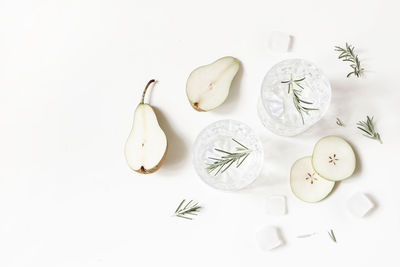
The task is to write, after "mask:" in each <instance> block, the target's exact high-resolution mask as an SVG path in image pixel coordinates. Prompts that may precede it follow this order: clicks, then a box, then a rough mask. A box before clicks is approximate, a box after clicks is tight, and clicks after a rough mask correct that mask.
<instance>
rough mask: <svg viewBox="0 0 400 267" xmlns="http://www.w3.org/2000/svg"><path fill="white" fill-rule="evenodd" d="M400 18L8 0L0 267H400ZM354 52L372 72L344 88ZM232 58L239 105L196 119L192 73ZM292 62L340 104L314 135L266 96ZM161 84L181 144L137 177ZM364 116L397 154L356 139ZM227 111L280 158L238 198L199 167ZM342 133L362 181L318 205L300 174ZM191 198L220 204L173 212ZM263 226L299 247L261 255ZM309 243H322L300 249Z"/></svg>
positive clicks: (1, 37)
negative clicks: (144, 125) (354, 198)
mask: <svg viewBox="0 0 400 267" xmlns="http://www.w3.org/2000/svg"><path fill="white" fill-rule="evenodd" d="M398 9H399V6H398V5H397V1H366V0H363V1H349V0H336V1H329V2H328V1H317V0H315V1H309V0H308V1H306V0H303V1H282V0H279V1H277V0H276V1H265V0H264V1H241V2H239V1H232V0H230V1H229V0H225V1H215V0H202V1H176V0H169V1H128V0H108V1H103V0H101V1H100V0H97V1H95V0H91V1H83V0H65V1H44V0H37V1H16V0H1V1H0V127H1V128H0V266H2V267H11V266H13V267H14V266H40V267H47V266H52V267H53V266H74V267H77V266H354V267H358V266H363V267H365V266H378V265H380V264H382V262H386V266H399V265H400V259H399V257H398V253H399V240H400V231H399V226H400V209H399V203H400V194H399V190H400V189H399V187H400V180H399V179H400V176H399V172H398V166H399V164H400V162H399V160H400V156H399V148H400V141H399V133H398V131H399V130H400V120H399V114H400V104H399V103H400V102H399V101H400V93H399V90H400V88H399V86H400V85H399V68H398V65H399V62H400V57H399V45H400V42H399V35H398V32H397V27H398V25H399V22H400V21H399V18H398ZM274 30H278V31H283V32H287V33H289V34H291V35H293V36H294V38H295V42H294V46H293V50H292V52H290V53H286V54H280V55H279V54H272V53H271V52H270V51H269V50H268V47H267V40H268V36H269V33H270V32H271V31H274ZM346 41H347V42H350V43H352V44H354V45H355V46H356V48H357V51H358V53H359V54H360V57H361V61H362V63H363V64H364V66H365V68H366V73H365V77H364V78H361V79H357V78H350V79H347V78H346V74H347V73H348V72H349V70H350V68H349V67H348V64H347V63H345V62H341V61H339V60H337V58H336V57H337V52H335V51H334V46H335V45H344V43H345V42H346ZM226 55H231V56H234V57H237V58H238V59H239V60H240V61H241V63H242V64H241V71H240V72H239V74H238V77H237V78H236V79H235V81H234V83H233V86H232V91H231V93H230V96H229V98H228V100H227V101H226V103H225V104H224V105H222V106H221V107H219V108H218V109H216V110H215V111H212V112H208V113H199V112H196V111H195V110H193V109H192V108H191V106H190V105H189V103H188V101H187V99H186V95H185V83H186V79H187V77H188V75H189V73H190V72H191V71H192V70H193V69H194V68H196V67H198V66H200V65H204V64H207V63H210V62H212V61H214V60H215V59H217V58H219V57H222V56H226ZM293 57H301V58H306V59H309V60H311V61H313V62H314V63H316V64H317V65H318V66H320V67H321V68H322V69H323V70H324V72H325V73H326V75H327V76H328V78H329V79H330V81H331V84H332V88H333V98H332V103H331V106H330V109H329V111H328V113H327V114H326V116H325V117H324V118H323V120H321V121H320V122H319V123H318V124H317V125H315V126H314V127H313V128H311V129H310V130H308V131H307V132H305V133H304V134H301V135H299V136H296V137H291V138H286V137H278V136H275V135H273V134H271V133H269V132H268V131H267V130H266V129H264V128H263V127H262V125H261V123H260V121H259V120H258V117H257V113H256V103H257V99H258V96H259V90H260V85H261V81H262V79H263V77H264V75H265V73H266V72H267V71H268V69H269V68H270V67H271V66H272V65H273V64H275V63H277V62H278V61H280V60H282V59H285V58H293ZM151 78H155V79H157V80H158V81H159V82H158V83H157V84H156V86H155V87H154V88H153V90H152V91H151V92H150V94H149V96H148V101H149V102H150V103H151V105H153V106H154V107H156V112H157V115H158V117H159V121H160V124H161V126H162V127H163V129H164V130H165V132H166V134H167V136H168V140H169V145H170V146H169V151H168V155H167V157H166V160H165V164H164V166H163V167H162V168H161V169H160V170H159V171H158V172H157V173H155V174H152V175H140V174H136V173H134V172H133V171H131V170H130V169H129V168H128V167H127V165H126V164H125V159H124V156H123V146H124V142H125V140H126V137H127V136H128V133H129V131H130V127H131V124H132V118H133V111H134V109H135V107H136V105H137V104H138V103H139V100H140V96H141V93H142V89H143V87H144V86H145V84H146V83H147V81H148V80H149V79H151ZM367 114H369V115H374V116H375V120H376V127H377V130H378V131H379V132H380V133H381V135H382V139H383V142H384V143H383V145H380V144H379V143H378V142H376V141H373V140H370V139H367V138H365V137H363V136H362V135H361V134H360V133H359V132H358V131H357V130H356V128H355V123H356V122H357V121H358V120H360V119H363V118H365V116H366V115H367ZM337 116H339V117H340V118H341V119H342V120H343V121H344V122H345V123H346V125H347V127H345V128H340V127H338V126H337V125H336V124H335V118H336V117H337ZM228 118H230V119H236V120H240V121H243V122H246V123H247V124H248V125H250V126H251V127H252V128H253V129H254V130H256V131H257V133H258V134H259V136H260V138H261V139H262V141H263V144H264V147H265V164H264V168H263V171H262V174H261V176H260V177H259V179H258V180H257V181H256V182H255V183H254V184H253V185H252V186H251V187H250V188H248V189H246V190H243V191H241V192H236V193H227V192H220V191H217V190H214V189H212V188H210V187H208V186H207V185H205V184H204V183H202V182H201V181H200V179H199V178H198V177H197V175H196V173H195V172H194V169H193V167H192V163H191V159H192V155H191V153H192V150H191V146H192V144H193V141H194V139H195V137H196V136H197V134H198V133H199V131H200V130H201V129H202V128H204V127H205V126H206V125H208V124H209V123H211V122H214V121H216V120H219V119H228ZM331 134H337V135H340V136H343V137H345V138H347V139H348V140H349V141H350V142H351V143H352V144H353V146H354V148H355V150H356V152H357V155H358V159H359V167H358V169H357V172H356V174H355V175H354V177H352V178H351V179H348V180H346V181H344V182H342V183H340V184H339V186H337V188H336V189H335V191H334V192H333V193H332V194H331V196H329V197H328V198H327V199H326V200H324V201H322V202H320V203H317V204H307V203H303V202H301V201H299V200H298V199H296V198H295V197H294V196H293V195H292V194H291V192H290V188H289V184H288V179H289V177H288V174H289V169H290V166H291V164H292V163H293V162H294V161H295V160H296V159H297V158H299V157H302V156H306V155H310V153H311V152H312V148H313V144H314V143H315V142H316V141H317V140H318V139H319V138H320V137H323V136H325V135H331ZM358 191H361V192H365V193H367V194H369V196H370V197H371V198H372V199H374V201H375V202H376V203H377V208H376V209H375V210H373V211H372V212H371V213H370V214H369V215H368V216H367V217H365V218H363V219H358V218H354V217H353V216H352V215H351V214H349V213H348V211H347V210H346V201H347V199H348V198H349V197H350V196H351V195H352V194H353V193H355V192H358ZM272 194H283V195H286V196H287V198H288V210H289V212H288V214H287V215H285V216H282V217H273V216H268V215H267V214H266V213H265V200H266V198H267V197H268V196H269V195H272ZM183 198H187V199H195V200H198V201H200V202H201V204H202V205H203V206H204V207H205V208H204V210H203V211H202V212H201V214H200V215H199V216H198V217H197V218H196V220H193V221H188V220H184V219H180V218H175V217H172V216H171V214H172V213H173V211H174V209H175V208H176V206H177V205H178V204H179V202H180V201H181V200H182V199H183ZM263 225H272V226H278V227H279V228H280V229H281V232H282V235H283V237H284V239H285V245H284V246H283V247H281V248H279V249H276V250H274V251H271V252H263V251H261V250H260V249H259V248H258V247H257V244H256V242H255V237H254V235H255V232H256V230H257V229H258V228H259V227H261V226H263ZM330 228H332V229H334V231H335V233H336V237H337V240H338V243H337V244H335V243H333V242H332V241H331V240H330V238H329V236H328V235H327V233H326V230H328V229H330ZM310 232H318V233H319V234H318V235H316V236H315V237H312V238H308V239H297V238H296V236H297V235H299V234H304V233H310Z"/></svg>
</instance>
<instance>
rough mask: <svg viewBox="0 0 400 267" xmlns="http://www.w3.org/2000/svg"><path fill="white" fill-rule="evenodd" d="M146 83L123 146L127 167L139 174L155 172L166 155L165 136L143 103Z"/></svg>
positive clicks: (152, 112)
mask: <svg viewBox="0 0 400 267" xmlns="http://www.w3.org/2000/svg"><path fill="white" fill-rule="evenodd" d="M153 82H154V80H151V81H149V82H148V84H147V86H146V88H145V89H144V91H143V95H142V101H141V102H140V104H139V105H138V106H137V108H136V110H135V115H134V119H133V126H132V130H131V132H130V134H129V137H128V140H127V141H126V144H125V158H126V161H127V163H128V165H129V167H130V168H131V169H132V170H134V171H136V172H139V173H144V174H146V173H152V172H155V171H157V170H158V169H159V168H160V167H161V165H162V162H163V160H164V158H165V155H166V153H167V147H168V142H167V136H166V135H165V133H164V131H163V130H162V129H161V127H160V125H159V124H158V120H157V116H156V114H155V113H154V110H153V108H152V107H151V106H150V105H149V104H145V103H144V97H145V94H146V91H147V88H148V87H149V85H150V84H151V83H153Z"/></svg>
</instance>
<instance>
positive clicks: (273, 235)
mask: <svg viewBox="0 0 400 267" xmlns="http://www.w3.org/2000/svg"><path fill="white" fill-rule="evenodd" d="M256 239H257V243H258V245H259V246H260V248H261V249H262V250H264V251H267V250H271V249H274V248H277V247H279V246H281V245H282V244H283V241H282V239H281V237H280V236H279V233H278V229H277V228H276V227H273V226H264V227H263V228H261V229H260V230H259V231H258V232H257V233H256Z"/></svg>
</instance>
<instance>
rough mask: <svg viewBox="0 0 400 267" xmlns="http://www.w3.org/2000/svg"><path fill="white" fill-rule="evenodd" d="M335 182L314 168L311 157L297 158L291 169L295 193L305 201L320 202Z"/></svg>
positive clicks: (292, 186) (291, 183) (291, 179)
mask: <svg viewBox="0 0 400 267" xmlns="http://www.w3.org/2000/svg"><path fill="white" fill-rule="evenodd" d="M334 185H335V182H332V181H328V180H326V179H324V178H322V177H320V176H319V175H318V174H317V173H316V172H315V171H314V169H313V167H312V164H311V157H304V158H301V159H299V160H297V161H296V162H295V163H294V164H293V166H292V169H291V171H290V187H291V188H292V192H293V194H294V195H295V196H296V197H297V198H299V199H300V200H303V201H305V202H318V201H321V200H322V199H324V198H325V197H327V196H328V195H329V193H330V192H331V191H332V189H333V186H334Z"/></svg>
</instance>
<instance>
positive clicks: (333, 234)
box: [328, 229, 336, 243]
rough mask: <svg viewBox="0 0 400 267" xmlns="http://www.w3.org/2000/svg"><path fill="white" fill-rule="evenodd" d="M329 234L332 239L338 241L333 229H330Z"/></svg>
mask: <svg viewBox="0 0 400 267" xmlns="http://www.w3.org/2000/svg"><path fill="white" fill-rule="evenodd" d="M328 235H329V237H330V238H331V239H332V241H333V242H335V243H336V236H335V233H334V232H333V230H332V229H331V230H330V231H328Z"/></svg>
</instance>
